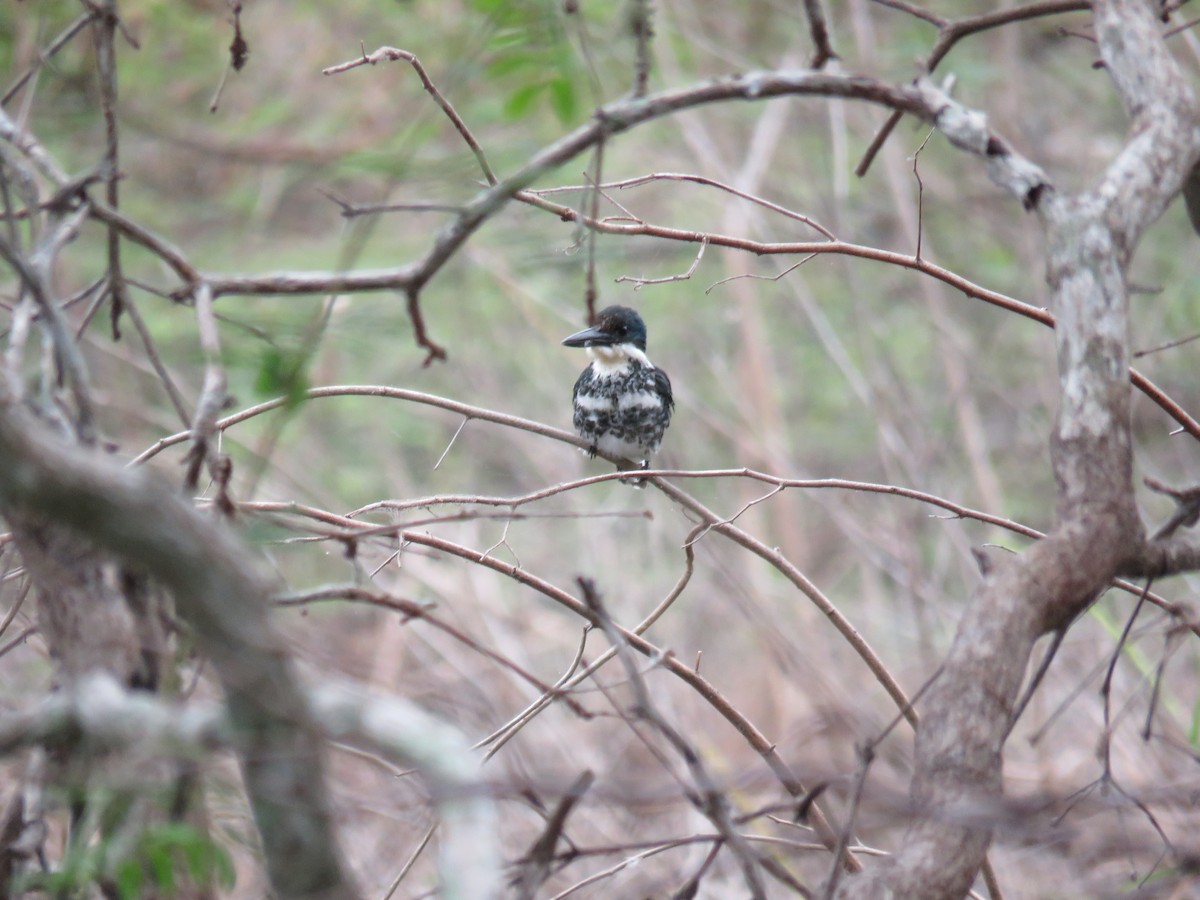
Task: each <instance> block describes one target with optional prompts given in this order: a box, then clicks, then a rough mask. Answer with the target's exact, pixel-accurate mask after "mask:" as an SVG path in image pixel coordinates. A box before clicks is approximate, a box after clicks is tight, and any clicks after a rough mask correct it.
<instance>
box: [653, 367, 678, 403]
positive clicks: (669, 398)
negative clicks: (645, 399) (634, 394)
mask: <svg viewBox="0 0 1200 900" xmlns="http://www.w3.org/2000/svg"><path fill="white" fill-rule="evenodd" d="M653 374H654V390H655V392H656V393H657V394H658V396H660V397H662V398H663V403H665V404H666V407H667V411H668V412H670V411H671V410H672V409H674V408H675V397H674V395H673V394H672V393H671V379H670V378H668V377H667V373H666V372H664V371H663V370H662V369H659V368H655V369H654V373H653Z"/></svg>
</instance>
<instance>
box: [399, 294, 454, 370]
mask: <svg viewBox="0 0 1200 900" xmlns="http://www.w3.org/2000/svg"><path fill="white" fill-rule="evenodd" d="M407 295H408V318H409V321H410V322H412V326H413V336H414V337H415V338H416V339H417V346H418V347H421V348H423V349H424V350H425V351H426V353H425V361H424V362H422V363H421V368H423V369H427V368H429V366H430V365H432V364H433V361H434V360H444V359H446V348H444V347H442V346H441V345H440V344H437V343H434V342H433V341H432V340H431V339H430V337H429V333H428V332H427V331H426V330H425V318H424V317H423V316H422V315H421V300H420V292H419V290H418V289H417V288H411V289H410V290H409V291H407Z"/></svg>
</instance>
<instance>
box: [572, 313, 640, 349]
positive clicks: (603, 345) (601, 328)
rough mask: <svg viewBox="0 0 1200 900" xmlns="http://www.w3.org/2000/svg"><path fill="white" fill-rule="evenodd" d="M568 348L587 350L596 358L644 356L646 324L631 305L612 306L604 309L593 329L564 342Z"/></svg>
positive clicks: (578, 333)
mask: <svg viewBox="0 0 1200 900" xmlns="http://www.w3.org/2000/svg"><path fill="white" fill-rule="evenodd" d="M563 344H565V345H566V346H568V347H587V348H588V349H589V350H591V351H592V353H593V355H594V356H597V357H599V358H601V359H603V358H605V357H620V356H640V357H642V358H645V354H646V323H645V322H643V321H642V317H641V316H639V315H638V314H637V312H636V311H635V310H632V309H630V308H629V307H628V306H609V307H606V308H605V309H602V310H600V313H599V314H598V315H597V316H596V322H595V324H594V325H592V327H591V328H585V329H583V331H577V332H575V334H573V335H571V336H570V337H568V338H566V339H564V340H563Z"/></svg>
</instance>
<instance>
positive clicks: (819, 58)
mask: <svg viewBox="0 0 1200 900" xmlns="http://www.w3.org/2000/svg"><path fill="white" fill-rule="evenodd" d="M804 16H805V18H806V19H808V33H809V35H810V36H811V37H812V42H813V58H812V62H810V63H809V67H810V68H813V69H821V68H824V67H825V63H827V62H829V61H830V60H831V59H837V58H838V55H837V53H835V52H834V49H833V43H832V42H831V41H830V39H829V26H828V25H827V24H826V23H825V8H824V7H823V6H822V5H821V0H804Z"/></svg>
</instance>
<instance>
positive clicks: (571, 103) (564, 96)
mask: <svg viewBox="0 0 1200 900" xmlns="http://www.w3.org/2000/svg"><path fill="white" fill-rule="evenodd" d="M550 105H551V107H553V109H554V112H555V113H556V114H557V115H558V118H559V121H561V122H562V123H563V124H564V125H565V124H569V123H571V122H573V121H574V120H575V117H576V114H577V112H578V110H579V95H578V94H577V93H576V91H575V85H574V84H572V83H571V80H570V79H569V78H567V77H565V76H560V77H558V78H555V79H554V80H553V81H551V82H550Z"/></svg>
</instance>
